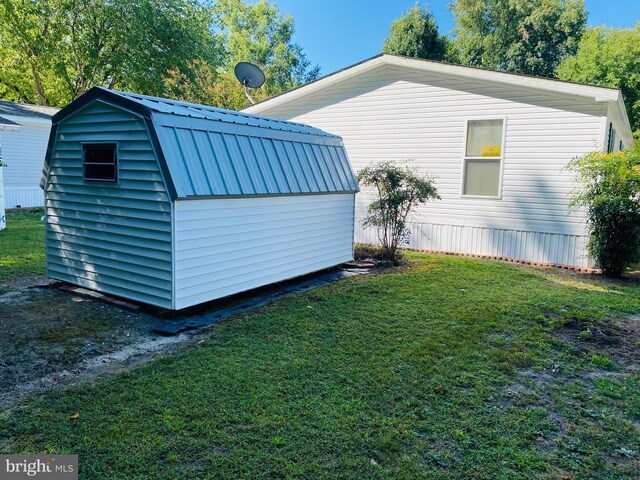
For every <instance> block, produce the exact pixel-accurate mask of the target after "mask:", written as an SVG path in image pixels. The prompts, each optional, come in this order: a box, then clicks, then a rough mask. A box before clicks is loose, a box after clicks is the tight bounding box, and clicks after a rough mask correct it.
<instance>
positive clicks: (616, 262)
mask: <svg viewBox="0 0 640 480" xmlns="http://www.w3.org/2000/svg"><path fill="white" fill-rule="evenodd" d="M569 168H570V169H571V170H572V171H574V172H575V173H576V175H577V179H578V182H579V185H580V186H579V187H578V188H577V189H576V191H575V192H574V196H573V199H572V206H573V207H583V208H585V209H586V212H587V218H588V225H589V229H590V240H589V245H588V246H589V252H590V254H591V256H592V257H593V258H594V259H595V260H596V261H597V262H598V264H599V265H600V268H602V272H603V273H604V274H605V275H607V276H610V277H620V276H622V274H623V273H624V271H625V269H626V268H627V267H628V266H629V265H631V264H632V263H633V262H637V261H639V260H640V149H638V148H636V149H635V150H628V151H620V152H614V153H611V154H602V153H590V154H588V155H585V156H583V157H580V158H577V159H575V160H573V161H572V162H571V163H570V164H569Z"/></svg>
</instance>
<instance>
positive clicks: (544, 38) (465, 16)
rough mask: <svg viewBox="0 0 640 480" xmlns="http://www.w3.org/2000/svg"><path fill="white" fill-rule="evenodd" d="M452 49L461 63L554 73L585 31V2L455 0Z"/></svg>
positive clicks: (514, 70)
mask: <svg viewBox="0 0 640 480" xmlns="http://www.w3.org/2000/svg"><path fill="white" fill-rule="evenodd" d="M451 9H452V10H453V14H454V17H455V20H456V26H455V29H454V32H455V34H456V37H455V39H454V49H455V50H456V51H457V54H458V56H459V60H460V63H462V64H465V65H476V66H482V67H486V68H491V69H495V70H502V71H506V72H513V73H523V74H530V75H539V76H545V77H553V76H555V73H556V69H557V67H558V65H559V64H560V63H561V62H562V60H564V59H565V58H567V57H569V56H571V55H573V54H575V52H576V50H577V48H578V43H579V42H580V38H581V37H582V34H583V32H584V29H585V24H586V19H587V12H586V11H585V9H584V0H456V1H455V2H454V3H453V4H452V5H451Z"/></svg>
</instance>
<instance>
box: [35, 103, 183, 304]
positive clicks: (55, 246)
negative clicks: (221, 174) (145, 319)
mask: <svg viewBox="0 0 640 480" xmlns="http://www.w3.org/2000/svg"><path fill="white" fill-rule="evenodd" d="M97 141H98V142H109V143H110V142H116V143H117V146H118V147H117V155H118V183H117V184H108V183H95V182H94V183H92V182H85V181H84V180H83V177H82V172H83V169H82V142H94V143H95V142H97ZM45 207H46V213H47V227H46V243H47V272H48V275H49V276H50V277H51V278H55V279H58V280H62V281H65V282H69V283H73V284H77V285H81V286H83V287H87V288H91V289H94V290H98V291H101V292H105V293H111V294H114V295H119V296H122V297H126V298H130V299H133V300H137V301H140V302H143V303H148V304H152V305H156V306H160V307H164V308H171V307H172V259H171V253H172V234H171V226H172V223H171V209H172V206H171V201H170V199H169V196H168V194H167V191H166V187H165V185H164V181H163V178H162V175H161V172H160V168H159V165H158V161H157V159H156V154H155V152H154V149H153V146H152V144H151V141H150V138H149V134H148V132H147V129H146V126H145V124H144V121H143V120H142V119H141V118H139V117H137V116H135V115H134V114H131V113H129V112H127V111H124V110H122V109H119V108H116V107H113V106H110V105H107V104H105V103H102V102H96V103H94V104H92V105H90V106H88V107H86V108H84V109H83V110H80V111H79V112H77V113H76V114H75V115H72V116H71V117H68V118H66V119H64V120H63V121H62V122H61V123H60V124H59V125H58V130H57V132H56V143H55V147H54V152H53V155H52V158H51V160H50V170H49V177H48V184H47V186H46V205H45Z"/></svg>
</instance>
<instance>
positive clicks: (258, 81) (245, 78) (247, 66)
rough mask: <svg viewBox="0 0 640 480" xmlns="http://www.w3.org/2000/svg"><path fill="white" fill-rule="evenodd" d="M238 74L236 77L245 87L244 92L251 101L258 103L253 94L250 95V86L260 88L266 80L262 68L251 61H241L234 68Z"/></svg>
mask: <svg viewBox="0 0 640 480" xmlns="http://www.w3.org/2000/svg"><path fill="white" fill-rule="evenodd" d="M233 71H234V73H235V74H236V78H237V79H238V81H239V82H240V83H241V84H242V86H243V87H244V94H245V95H246V96H247V98H248V99H249V101H250V102H251V103H252V104H253V103H256V102H255V101H254V100H253V98H251V95H249V88H260V87H261V86H262V85H263V84H264V81H265V77H264V73H263V72H262V70H260V67H258V66H257V65H254V64H253V63H249V62H240V63H238V64H237V65H236V67H235V68H234V69H233Z"/></svg>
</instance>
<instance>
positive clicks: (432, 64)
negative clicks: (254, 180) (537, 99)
mask: <svg viewBox="0 0 640 480" xmlns="http://www.w3.org/2000/svg"><path fill="white" fill-rule="evenodd" d="M385 66H392V67H399V68H407V69H412V70H418V71H423V72H429V73H437V74H443V75H453V76H457V77H462V78H468V79H471V80H477V81H485V82H492V83H499V84H502V85H510V86H514V87H519V88H528V89H534V90H539V91H543V92H547V93H552V94H556V95H558V94H559V95H567V96H571V97H576V96H577V97H583V98H588V99H590V100H592V101H594V102H596V103H603V104H607V105H608V107H609V111H610V112H612V114H613V116H614V117H616V118H617V120H618V122H617V123H618V125H620V126H622V127H623V128H622V131H621V132H620V135H621V137H622V140H623V141H624V143H625V145H633V133H632V131H631V126H630V124H629V119H628V117H627V113H626V109H625V106H624V99H623V97H622V93H621V92H620V90H618V89H615V88H606V87H598V86H594V85H584V84H580V83H573V82H566V81H562V80H556V79H550V78H542V77H534V76H530V75H519V74H513V73H506V72H498V71H494V70H486V69H483V68H478V67H469V66H462V65H453V64H450V63H443V62H436V61H433V60H424V59H417V58H410V57H402V56H397V55H389V54H385V53H381V54H379V55H376V56H375V57H371V58H369V59H367V60H364V61H362V62H360V63H356V64H355V65H352V66H350V67H347V68H344V69H342V70H339V71H337V72H335V73H331V74H329V75H326V76H324V77H322V78H319V79H318V80H314V81H312V82H309V83H307V84H304V85H302V86H300V87H297V88H294V89H293V90H289V91H288V92H285V93H282V94H280V95H277V96H275V97H272V98H269V99H267V100H264V101H262V102H260V103H256V104H255V105H251V106H250V107H248V108H245V109H244V110H243V111H245V112H249V113H266V112H268V111H270V110H272V109H273V108H276V107H279V106H282V105H286V104H288V103H290V102H293V101H296V100H299V99H301V98H303V97H306V96H307V95H311V94H313V93H316V92H319V91H321V90H324V89H326V88H330V87H332V86H334V85H337V84H339V83H341V82H343V81H345V80H347V79H350V78H353V77H357V76H359V75H363V74H365V73H367V72H370V71H372V70H376V69H378V68H382V67H385Z"/></svg>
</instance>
